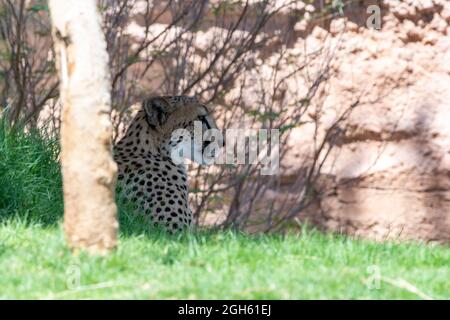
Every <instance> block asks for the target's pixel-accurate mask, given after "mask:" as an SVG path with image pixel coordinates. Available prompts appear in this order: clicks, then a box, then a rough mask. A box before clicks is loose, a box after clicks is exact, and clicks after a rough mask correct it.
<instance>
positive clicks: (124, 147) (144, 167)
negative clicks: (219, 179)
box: [113, 96, 223, 233]
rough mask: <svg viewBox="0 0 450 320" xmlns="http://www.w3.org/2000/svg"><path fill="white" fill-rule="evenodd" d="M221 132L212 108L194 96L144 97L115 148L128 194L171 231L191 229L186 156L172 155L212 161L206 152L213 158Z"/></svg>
mask: <svg viewBox="0 0 450 320" xmlns="http://www.w3.org/2000/svg"><path fill="white" fill-rule="evenodd" d="M197 121H199V122H197ZM195 122H196V124H197V128H198V127H200V128H201V130H202V134H204V136H205V138H204V139H202V141H200V142H198V139H194V138H193V137H194V130H195ZM211 129H215V130H211ZM217 132H219V133H220V131H218V130H217V126H216V124H215V122H214V121H213V119H212V117H211V116H210V112H209V110H208V108H207V107H206V106H205V105H204V104H201V103H200V102H199V101H198V100H197V99H196V98H194V97H187V96H161V97H153V98H150V99H146V100H145V101H143V103H142V108H141V110H139V111H138V112H137V114H136V116H135V118H134V119H133V120H132V122H131V124H130V126H129V127H128V129H127V131H126V133H125V135H124V137H123V138H122V139H120V140H119V142H118V143H117V144H116V145H115V147H114V152H113V154H114V160H115V161H116V162H117V164H118V168H119V170H118V184H119V186H120V187H121V188H122V192H123V193H124V195H125V198H126V199H128V200H130V201H131V202H132V203H134V204H136V205H137V207H138V208H139V210H140V211H142V213H144V214H145V215H146V216H149V217H151V221H152V223H153V224H154V225H155V226H156V225H160V226H162V227H163V228H165V229H166V230H167V231H169V232H170V233H175V232H178V231H180V230H186V229H191V228H192V226H193V216H192V211H191V209H190V207H189V202H188V182H187V174H186V168H185V164H184V163H183V161H181V162H180V161H174V159H175V160H176V157H174V155H176V156H180V157H185V158H186V157H188V158H191V160H193V161H195V162H197V163H201V164H210V162H211V161H210V162H209V163H208V161H205V157H204V155H205V154H206V153H207V151H208V149H209V151H208V152H209V155H210V157H211V158H212V159H213V158H214V157H216V156H217V155H216V154H215V153H216V152H217V150H218V149H220V147H222V145H221V144H223V139H221V137H220V135H219V136H218V135H217ZM208 133H209V136H208V135H207V134H208ZM194 140H195V141H194ZM203 140H204V141H203ZM213 144H214V146H212V145H213ZM189 151H190V152H189Z"/></svg>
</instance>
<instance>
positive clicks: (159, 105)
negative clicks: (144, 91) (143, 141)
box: [143, 97, 170, 128]
mask: <svg viewBox="0 0 450 320" xmlns="http://www.w3.org/2000/svg"><path fill="white" fill-rule="evenodd" d="M143 108H144V111H145V113H146V115H147V122H148V124H149V125H150V127H152V128H155V127H157V126H161V125H163V124H164V123H165V122H166V121H167V118H168V116H169V113H168V111H169V108H170V104H169V102H168V101H167V100H166V99H164V98H163V97H156V98H150V99H148V100H145V101H144V102H143Z"/></svg>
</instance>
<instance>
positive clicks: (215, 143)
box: [143, 96, 223, 164]
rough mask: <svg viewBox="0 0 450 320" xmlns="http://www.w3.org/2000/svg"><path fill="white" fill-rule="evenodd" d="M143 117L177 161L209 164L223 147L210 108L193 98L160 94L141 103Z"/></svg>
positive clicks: (220, 135)
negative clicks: (161, 95) (185, 160)
mask: <svg viewBox="0 0 450 320" xmlns="http://www.w3.org/2000/svg"><path fill="white" fill-rule="evenodd" d="M143 109H144V111H145V114H146V120H147V123H148V125H149V126H150V128H151V129H153V130H154V131H155V132H157V133H158V134H159V135H160V136H161V137H162V141H163V144H164V147H165V148H166V149H167V151H168V152H169V154H170V155H171V157H172V160H173V161H174V162H176V163H180V162H182V161H183V159H189V160H191V161H194V162H197V163H200V164H212V163H213V162H214V159H215V158H216V157H217V155H218V154H219V151H220V148H221V147H222V146H223V137H222V133H221V131H219V129H218V128H217V126H216V124H215V122H214V119H213V118H212V116H211V114H210V111H209V109H208V108H207V107H206V106H205V105H204V104H202V103H200V102H199V101H198V100H197V99H196V98H194V97H187V96H163V97H154V98H150V99H148V100H145V101H144V102H143Z"/></svg>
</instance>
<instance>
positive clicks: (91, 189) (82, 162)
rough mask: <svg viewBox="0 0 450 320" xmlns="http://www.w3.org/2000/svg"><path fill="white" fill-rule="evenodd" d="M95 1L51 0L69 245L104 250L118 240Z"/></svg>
mask: <svg viewBox="0 0 450 320" xmlns="http://www.w3.org/2000/svg"><path fill="white" fill-rule="evenodd" d="M96 5H97V2H96V1H95V0H50V1H49V7H50V13H51V19H52V24H53V39H54V45H55V53H56V61H57V68H58V71H59V76H60V80H61V81H60V86H61V88H60V89H61V101H62V103H63V108H62V124H61V166H62V175H63V189H64V230H65V233H66V238H67V241H68V244H69V246H70V247H71V248H72V249H74V250H75V251H78V250H80V249H82V250H87V251H88V252H92V253H100V254H104V253H107V252H108V251H110V250H111V249H113V248H114V247H115V246H116V243H117V229H118V223H117V219H116V212H117V209H116V205H115V201H114V191H115V184H116V174H117V166H116V164H115V162H114V161H113V159H112V156H111V150H112V124H111V119H110V111H111V96H110V91H109V90H110V79H109V72H108V55H107V52H106V42H105V39H104V36H103V33H102V30H101V27H100V16H99V13H98V11H97V7H96Z"/></svg>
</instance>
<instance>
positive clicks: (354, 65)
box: [0, 0, 450, 242]
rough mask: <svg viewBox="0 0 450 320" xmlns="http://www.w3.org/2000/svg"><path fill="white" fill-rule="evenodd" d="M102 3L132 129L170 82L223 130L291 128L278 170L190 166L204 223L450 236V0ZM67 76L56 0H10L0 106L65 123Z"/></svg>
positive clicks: (169, 91) (173, 91)
mask: <svg viewBox="0 0 450 320" xmlns="http://www.w3.org/2000/svg"><path fill="white" fill-rule="evenodd" d="M369 6H375V7H371V8H375V9H377V8H378V9H379V10H378V11H377V10H375V11H368V8H369ZM99 8H100V11H101V14H102V19H103V21H102V23H103V28H104V33H105V36H106V41H107V46H108V47H107V51H108V53H109V58H110V61H109V64H110V70H111V86H112V87H111V90H112V106H113V112H112V117H113V121H114V125H115V139H116V140H117V139H118V138H119V137H120V136H121V135H122V134H123V133H124V130H125V128H126V127H127V124H128V123H129V121H130V120H131V118H132V116H133V113H134V112H135V111H136V110H137V109H138V108H139V107H140V104H139V101H141V100H142V99H143V98H145V97H149V96H154V95H181V94H183V95H196V96H197V97H198V98H199V99H201V100H202V101H204V102H205V103H207V104H208V105H209V106H210V107H211V109H212V110H213V113H214V116H215V118H216V119H217V122H218V125H219V127H220V128H223V129H225V128H254V129H258V128H274V129H279V132H280V171H279V173H278V174H275V175H269V176H267V175H260V168H261V166H260V165H223V166H212V167H203V166H196V165H194V164H189V174H190V178H191V179H190V195H191V199H190V200H191V206H192V208H193V211H194V213H195V216H196V219H197V220H198V223H200V224H203V225H210V226H211V225H212V226H217V227H233V228H237V229H241V230H246V231H248V232H261V231H263V232H271V231H280V230H292V229H294V230H297V229H299V228H300V226H301V225H302V224H303V223H305V222H308V223H310V224H313V225H315V226H317V227H318V228H319V229H321V230H325V231H333V232H339V233H345V234H349V235H356V236H361V237H367V238H372V239H378V240H383V239H389V238H394V239H398V238H400V239H416V240H426V241H438V242H448V241H449V240H450V126H449V123H450V102H449V101H450V90H449V87H450V64H449V61H450V2H448V1H445V0H426V1H425V0H424V1H418V0H417V1H415V0H407V1H394V0H390V1H388V0H384V1H382V0H379V1H365V0H359V1H345V0H329V1H327V0H317V1H296V0H294V1H292V0H291V1H289V0H267V1H264V0H247V1H231V0H230V1H217V0H213V1H206V0H196V1H170V0H169V1H150V0H148V1H140V0H101V1H99ZM373 21H375V22H376V21H379V22H380V25H379V27H377V26H376V25H375V27H374V24H371V23H370V22H373ZM58 85H59V83H58V77H57V74H56V69H55V65H54V52H53V48H52V37H51V25H50V19H49V11H48V7H47V4H46V1H37V0H36V1H29V0H0V112H3V111H4V110H8V119H9V121H10V123H11V125H13V126H17V127H19V126H23V125H25V127H26V128H27V130H30V129H32V128H41V129H44V130H46V131H47V133H48V134H49V135H51V136H55V137H57V136H58V131H59V126H60V122H59V121H60V104H59V99H58V92H59V91H58Z"/></svg>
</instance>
